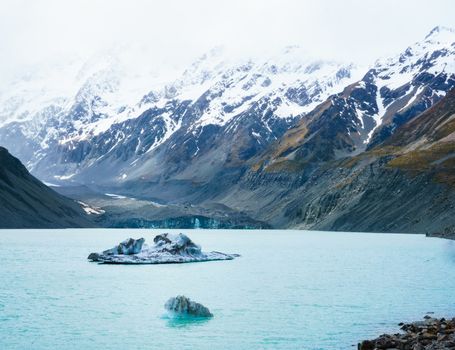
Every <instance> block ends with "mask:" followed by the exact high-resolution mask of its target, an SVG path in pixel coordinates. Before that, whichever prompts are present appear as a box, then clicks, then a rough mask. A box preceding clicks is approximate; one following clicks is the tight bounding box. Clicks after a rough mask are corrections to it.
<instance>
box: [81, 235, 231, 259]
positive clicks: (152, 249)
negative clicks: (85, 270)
mask: <svg viewBox="0 0 455 350" xmlns="http://www.w3.org/2000/svg"><path fill="white" fill-rule="evenodd" d="M144 242H145V239H144V238H140V239H138V240H135V239H133V238H129V239H127V240H125V241H123V242H121V243H120V244H119V245H118V246H116V247H114V248H111V249H108V250H105V251H103V252H102V253H91V254H90V255H89V256H88V259H89V260H91V261H95V262H98V263H101V264H172V263H187V262H201V261H212V260H232V259H234V258H235V257H238V256H239V255H238V254H225V253H220V252H208V253H207V252H203V251H202V250H201V247H200V246H198V245H196V244H195V243H194V242H193V241H192V240H191V239H190V238H189V237H188V236H186V235H184V234H183V233H179V234H178V235H174V234H169V233H163V234H161V235H158V236H156V237H155V238H154V239H153V242H154V245H153V246H148V245H147V244H144Z"/></svg>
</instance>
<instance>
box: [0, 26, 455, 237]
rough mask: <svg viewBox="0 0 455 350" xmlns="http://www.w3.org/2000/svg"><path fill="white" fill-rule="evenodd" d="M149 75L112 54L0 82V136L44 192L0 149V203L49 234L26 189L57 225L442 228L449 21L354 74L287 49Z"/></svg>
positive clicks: (453, 176)
mask: <svg viewBox="0 0 455 350" xmlns="http://www.w3.org/2000/svg"><path fill="white" fill-rule="evenodd" d="M149 68H150V67H130V66H128V65H127V64H125V63H124V62H122V61H121V60H119V59H118V58H117V57H116V55H114V54H113V55H112V56H108V57H97V58H94V59H93V60H91V61H89V62H78V61H75V62H71V64H68V65H67V66H65V65H62V67H53V68H52V69H50V68H43V70H37V71H36V72H35V73H34V74H32V75H31V76H22V77H18V78H17V79H16V80H15V81H13V82H11V84H10V86H9V88H8V89H4V90H3V91H0V145H1V146H4V147H5V148H6V149H8V150H9V152H10V153H11V154H12V155H13V156H15V157H17V158H18V159H20V161H21V162H22V163H23V164H24V165H25V167H26V168H27V169H28V171H29V172H30V173H31V174H32V175H33V176H34V177H36V178H38V179H40V180H41V181H43V182H44V183H45V184H47V185H48V186H51V187H52V190H50V189H48V188H46V187H45V186H44V185H42V184H41V183H39V181H38V180H36V179H35V178H34V177H33V176H31V175H30V174H28V171H27V170H26V169H25V168H22V166H21V165H18V164H17V162H18V161H17V162H16V160H11V159H13V158H10V157H11V156H10V155H8V154H7V152H6V150H1V152H0V155H2V157H3V158H1V159H2V163H1V165H2V167H3V168H2V172H3V176H2V175H1V174H0V185H1V187H0V190H1V191H8V193H10V195H11V196H12V197H11V198H15V199H14V200H13V199H10V198H9V197H5V196H2V199H1V202H0V205H1V208H0V209H1V210H2V212H5V210H7V209H6V208H8V210H9V212H18V213H23V215H24V216H28V217H29V220H28V221H22V222H23V223H26V222H27V226H26V227H49V225H47V224H45V223H44V222H43V221H42V220H38V219H36V220H35V216H36V215H37V214H36V212H37V211H39V210H38V209H37V208H36V205H38V204H36V203H35V202H36V201H35V199H36V198H35V199H30V198H27V195H25V194H24V193H23V191H22V189H25V188H27V186H32V184H33V186H34V188H36V191H43V193H46V207H47V208H48V210H49V212H52V215H56V216H58V217H59V218H60V219H59V220H58V221H54V222H56V223H57V222H58V227H62V226H63V227H86V226H101V227H166V228H197V227H201V228H299V229H315V230H338V231H373V232H422V233H424V232H429V233H434V232H441V233H444V232H446V233H453V232H455V220H454V214H455V207H454V206H455V89H454V88H455V30H453V29H451V28H445V27H436V28H434V29H433V30H432V31H431V32H430V33H428V35H427V36H426V37H425V38H422V40H420V41H418V42H416V43H414V44H412V45H411V46H409V47H408V48H405V49H404V50H403V51H402V52H401V53H398V54H397V55H395V56H392V57H389V58H386V59H379V60H377V61H376V62H374V63H372V64H371V66H370V67H367V68H365V67H359V66H356V65H355V64H352V63H338V62H332V61H323V60H318V59H315V58H314V57H311V55H309V54H308V53H307V52H305V51H304V50H302V49H301V48H299V47H287V48H285V49H283V50H282V51H281V52H278V53H276V54H275V55H272V56H271V57H264V58H262V59H261V60H259V59H252V58H245V59H236V60H233V59H230V58H229V57H227V56H226V55H225V54H224V51H223V50H222V49H214V50H212V51H210V52H209V53H207V54H206V55H204V56H202V57H200V58H199V59H198V60H196V61H195V62H194V63H193V64H192V65H190V66H189V67H188V68H187V69H186V70H184V71H183V72H177V73H176V72H173V73H172V74H167V75H160V72H159V69H151V68H150V69H149ZM152 68H153V67H152ZM61 81H65V82H67V84H65V85H64V86H62V85H61V84H60V82H61ZM4 159H6V160H5V161H4ZM14 174H16V175H14ZM17 174H20V176H19V177H18V176H17ZM15 176H16V177H15ZM19 178H20V179H19ZM2 181H3V182H2ZM12 188H14V189H15V190H14V191H16V192H15V194H14V193H13V192H12V190H11V189H12ZM25 192H27V191H25ZM57 192H58V193H57ZM17 198H21V200H16V199H17ZM38 198H42V197H40V196H38ZM68 198H71V200H70V199H68ZM38 202H40V200H38ZM25 208H29V209H28V210H26V209H25ZM33 208H35V209H36V210H34V209H33ZM56 208H60V209H62V208H65V209H63V211H56ZM60 209H59V210H60ZM3 220H4V221H5V222H2V225H3V226H5V227H11V226H13V227H19V226H20V225H21V219H20V218H14V219H13V218H11V220H10V221H8V219H7V218H6V219H3ZM24 225H25V224H24ZM56 225H57V224H56Z"/></svg>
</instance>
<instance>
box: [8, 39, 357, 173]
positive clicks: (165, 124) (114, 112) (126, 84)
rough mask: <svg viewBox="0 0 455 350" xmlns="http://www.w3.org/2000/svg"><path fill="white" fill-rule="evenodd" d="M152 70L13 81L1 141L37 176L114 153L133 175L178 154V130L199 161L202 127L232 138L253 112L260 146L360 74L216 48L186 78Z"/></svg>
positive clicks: (117, 62) (114, 63) (122, 67)
mask: <svg viewBox="0 0 455 350" xmlns="http://www.w3.org/2000/svg"><path fill="white" fill-rule="evenodd" d="M126 61H127V62H129V61H128V60H126ZM147 68H148V67H144V66H139V67H138V66H134V67H131V66H129V65H128V64H125V60H121V59H119V58H117V57H115V56H113V55H107V56H102V57H95V58H92V59H91V60H89V61H88V62H81V61H80V60H75V61H74V62H72V63H71V64H70V65H69V66H62V67H57V68H56V69H55V71H54V70H52V69H50V68H49V67H47V68H46V69H42V70H39V71H38V73H36V74H35V76H31V77H28V78H27V79H19V80H17V81H16V82H14V83H13V84H12V85H11V87H10V88H8V89H5V90H4V91H3V92H2V93H1V95H0V105H1V106H2V110H1V112H0V122H1V125H2V127H1V128H0V142H2V143H3V144H5V145H7V146H8V147H10V148H12V149H15V150H16V154H18V156H19V157H21V159H23V160H24V161H25V162H26V163H27V165H28V167H29V168H30V169H31V170H32V171H34V172H35V173H37V174H38V175H39V176H41V177H43V178H46V177H47V176H48V171H49V166H50V167H51V168H52V169H53V170H54V171H56V173H57V175H55V176H57V177H58V178H59V179H63V178H67V177H68V176H70V175H72V174H75V173H78V172H80V171H82V170H84V169H85V168H87V167H91V166H94V165H96V162H97V161H99V160H102V159H106V158H109V156H111V155H113V154H115V158H117V157H118V156H119V155H120V154H123V156H121V157H120V158H123V159H124V162H125V167H129V165H130V164H131V163H133V162H136V163H137V162H138V161H139V158H140V157H142V156H143V155H144V154H147V155H148V156H147V157H149V154H150V153H151V152H153V151H155V150H156V149H157V148H159V147H160V146H162V145H163V144H165V143H166V142H167V141H169V142H171V141H172V145H171V146H173V147H174V148H175V147H176V145H177V144H179V143H180V142H179V140H177V139H175V140H171V138H172V136H173V135H174V134H175V133H176V132H177V131H179V130H180V129H181V128H183V129H182V130H180V136H179V137H180V138H182V137H183V138H185V139H186V143H187V144H194V148H195V149H196V151H194V152H193V151H192V150H191V154H192V155H193V156H196V155H197V152H198V151H197V149H200V148H201V147H202V145H200V143H201V142H199V140H197V137H199V136H202V137H203V136H204V135H205V133H204V130H205V129H206V128H208V129H210V130H212V129H213V127H215V128H224V129H226V130H225V131H227V130H231V131H233V130H235V129H236V126H235V125H237V126H238V125H239V124H238V123H242V120H243V117H242V115H247V114H248V113H249V114H248V115H249V118H251V116H252V115H255V119H257V120H258V123H257V125H256V127H255V129H254V130H250V131H249V136H250V137H253V139H252V140H253V141H254V142H255V143H258V144H262V146H261V147H264V146H265V145H266V144H267V143H268V142H269V141H270V140H273V139H276V138H277V137H279V136H280V135H281V134H282V133H283V132H284V131H285V129H286V128H287V127H289V126H290V125H292V123H294V122H295V120H296V118H299V117H301V116H302V115H303V114H304V113H306V112H308V111H310V110H312V109H313V108H314V106H316V105H317V104H319V103H320V102H322V101H324V100H325V99H326V98H327V97H328V96H330V95H331V94H333V93H334V92H336V91H338V90H339V89H341V88H342V87H343V86H344V85H346V84H347V83H349V82H351V81H354V80H356V79H358V77H359V72H360V70H359V69H355V68H354V67H353V65H351V64H349V65H344V64H340V63H335V62H324V61H320V60H314V59H312V58H311V57H309V55H308V54H307V53H306V52H305V51H303V50H302V49H300V48H298V47H288V48H286V49H285V50H284V51H283V52H280V53H279V54H277V55H275V56H272V57H267V58H261V59H260V60H259V59H252V58H247V59H232V58H229V57H228V56H226V55H225V53H224V51H223V50H222V49H219V48H218V49H214V50H212V51H211V52H209V53H207V54H206V55H204V56H202V57H200V58H199V59H197V60H196V61H195V62H194V63H193V64H192V65H191V66H190V67H188V68H187V69H186V70H184V71H183V72H178V71H176V70H173V71H170V72H169V71H166V74H162V72H161V73H160V74H157V73H156V71H157V69H156V68H157V67H152V69H147ZM158 68H159V67H158ZM60 82H64V83H65V84H64V86H62V88H61V89H59V88H58V87H59V83H60ZM259 106H260V107H259ZM258 108H260V109H261V114H257V113H256V114H255V113H253V112H252V111H253V110H255V109H258ZM276 120H281V121H276ZM275 123H278V124H280V126H279V127H276V126H275V127H274V124H275ZM247 124H248V123H245V126H246V125H247ZM125 128H127V129H125ZM272 128H273V129H274V130H272ZM136 134H137V135H136ZM203 142H204V141H203ZM203 142H202V143H203ZM127 146H128V147H127ZM133 148H134V149H133ZM122 149H123V150H122ZM125 149H128V151H125ZM125 154H128V156H125ZM127 161H128V162H127ZM49 163H50V164H49ZM40 169H43V170H40ZM121 172H122V174H121V175H119V176H123V170H122V171H121ZM49 180H52V179H49Z"/></svg>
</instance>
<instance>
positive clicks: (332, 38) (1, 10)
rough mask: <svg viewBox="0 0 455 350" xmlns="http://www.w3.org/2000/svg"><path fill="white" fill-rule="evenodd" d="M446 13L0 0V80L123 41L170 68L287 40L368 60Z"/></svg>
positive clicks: (426, 4)
mask: <svg viewBox="0 0 455 350" xmlns="http://www.w3.org/2000/svg"><path fill="white" fill-rule="evenodd" d="M454 14H455V1H453V0H432V1H428V0H331V1H329V0H314V1H309V0H308V1H305V0H223V1H221V0H28V1H26V0H0V62H1V68H0V74H8V73H11V72H16V71H20V70H21V69H23V67H24V65H27V64H33V63H35V62H39V61H43V60H47V61H49V60H60V59H65V58H66V57H68V56H69V55H74V54H75V53H77V54H79V55H83V56H87V57H88V56H90V55H91V54H93V53H94V52H96V51H99V50H104V49H106V48H110V47H112V46H115V45H121V44H125V43H133V44H136V45H144V46H146V47H148V48H149V49H151V50H152V52H153V53H154V55H156V56H162V57H168V58H169V59H170V60H174V61H175V62H185V61H186V60H188V59H190V58H192V57H194V56H195V55H199V54H201V53H203V52H204V51H206V50H208V49H209V48H211V47H213V46H219V45H223V46H225V47H228V48H229V49H231V52H235V53H237V54H245V55H249V54H252V53H257V52H261V50H265V49H267V48H278V47H284V46H286V45H292V44H295V45H300V46H303V47H305V48H307V49H308V51H310V52H312V53H313V54H314V55H317V56H321V57H322V58H332V59H336V60H345V61H357V62H360V63H370V62H372V61H374V60H375V59H376V58H378V57H381V56H386V55H388V54H391V53H395V52H397V51H400V50H402V49H403V48H405V47H407V46H408V45H410V44H412V43H413V42H415V41H417V40H420V39H422V38H423V37H424V36H425V35H426V34H427V33H428V32H429V31H430V30H431V29H432V28H433V27H434V26H436V25H445V26H455V23H454V22H455V21H454V20H455V15H454Z"/></svg>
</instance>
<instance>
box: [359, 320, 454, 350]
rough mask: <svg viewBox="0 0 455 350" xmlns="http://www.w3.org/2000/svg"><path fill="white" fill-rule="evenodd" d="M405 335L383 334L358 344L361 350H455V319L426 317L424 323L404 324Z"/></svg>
mask: <svg viewBox="0 0 455 350" xmlns="http://www.w3.org/2000/svg"><path fill="white" fill-rule="evenodd" d="M400 326H401V329H402V330H403V331H404V332H405V333H398V334H383V335H381V336H380V337H379V338H376V339H374V340H364V341H363V342H361V343H359V344H358V347H357V348H358V349H359V350H375V349H400V350H401V349H409V350H439V349H455V318H453V319H451V320H446V319H444V318H441V319H436V318H431V317H430V316H425V319H424V321H419V322H414V323H408V324H402V323H400Z"/></svg>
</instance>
